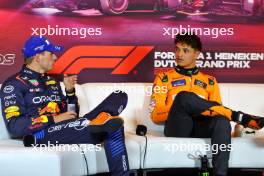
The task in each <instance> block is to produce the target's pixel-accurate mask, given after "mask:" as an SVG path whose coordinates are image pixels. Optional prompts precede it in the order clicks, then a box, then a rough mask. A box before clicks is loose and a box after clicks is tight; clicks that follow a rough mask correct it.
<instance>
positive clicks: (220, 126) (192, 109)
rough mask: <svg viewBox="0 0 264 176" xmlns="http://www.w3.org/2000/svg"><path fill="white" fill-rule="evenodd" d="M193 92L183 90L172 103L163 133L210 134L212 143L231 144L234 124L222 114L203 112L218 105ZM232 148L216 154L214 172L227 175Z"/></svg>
mask: <svg viewBox="0 0 264 176" xmlns="http://www.w3.org/2000/svg"><path fill="white" fill-rule="evenodd" d="M217 104H218V103H216V102H211V101H207V100H204V99H202V98H201V97H199V96H198V95H196V94H194V93H192V92H180V93H179V94H178V95H177V96H176V98H175V100H174V102H173V105H172V106H171V109H170V112H169V115H168V119H167V121H166V124H165V128H164V134H165V136H168V137H197V138H211V144H212V146H213V145H214V146H218V147H219V146H221V145H224V146H228V145H230V144H231V126H230V122H229V120H227V118H225V117H223V116H215V117H206V116H202V115H201V113H202V112H204V111H205V110H208V109H209V108H210V107H212V106H215V105H217ZM229 155H230V151H229V150H226V151H221V150H219V151H218V153H216V154H213V167H214V168H213V169H214V175H217V176H226V175H227V172H228V160H229Z"/></svg>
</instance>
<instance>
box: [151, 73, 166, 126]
mask: <svg viewBox="0 0 264 176" xmlns="http://www.w3.org/2000/svg"><path fill="white" fill-rule="evenodd" d="M164 79H168V76H167V75H166V74H164V73H163V74H159V75H157V76H156V78H155V80H154V84H153V90H152V95H151V100H150V112H151V119H152V121H153V122H154V123H162V122H164V121H165V120H166V119H167V117H168V113H169V110H170V107H168V106H166V99H167V96H168V89H167V85H166V83H164V82H165V81H164ZM166 82H168V81H166Z"/></svg>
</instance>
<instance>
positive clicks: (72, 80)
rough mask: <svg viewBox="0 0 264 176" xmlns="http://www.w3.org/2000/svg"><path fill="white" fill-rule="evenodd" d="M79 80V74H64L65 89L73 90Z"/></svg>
mask: <svg viewBox="0 0 264 176" xmlns="http://www.w3.org/2000/svg"><path fill="white" fill-rule="evenodd" d="M77 80H78V77H77V75H72V76H68V75H67V74H65V75H64V78H63V83H64V85H65V89H66V91H67V92H72V91H73V90H74V87H75V84H76V83H77Z"/></svg>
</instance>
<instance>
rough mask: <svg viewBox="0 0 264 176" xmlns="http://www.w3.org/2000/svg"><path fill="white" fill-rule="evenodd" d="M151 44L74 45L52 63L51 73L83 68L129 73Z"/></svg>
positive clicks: (76, 72) (147, 51)
mask: <svg viewBox="0 0 264 176" xmlns="http://www.w3.org/2000/svg"><path fill="white" fill-rule="evenodd" d="M153 49H154V47H153V46H76V47H73V48H71V49H69V50H68V51H67V52H65V53H64V54H63V55H62V56H61V57H60V58H59V59H58V60H57V61H56V62H55V64H54V68H53V70H51V71H50V72H49V73H51V74H62V73H66V74H78V73H80V72H81V71H82V70H84V69H113V71H112V72H111V74H114V75H118V74H120V75H124V74H129V73H130V71H132V70H133V68H135V67H136V66H137V64H139V63H140V61H142V60H143V59H144V58H145V56H147V55H148V54H149V53H150V52H151V51H152V50H153Z"/></svg>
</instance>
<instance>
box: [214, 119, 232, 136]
mask: <svg viewBox="0 0 264 176" xmlns="http://www.w3.org/2000/svg"><path fill="white" fill-rule="evenodd" d="M215 118H216V123H215V128H216V129H217V131H218V132H228V133H231V124H230V121H229V120H228V119H227V118H225V117H222V116H219V117H215Z"/></svg>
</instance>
